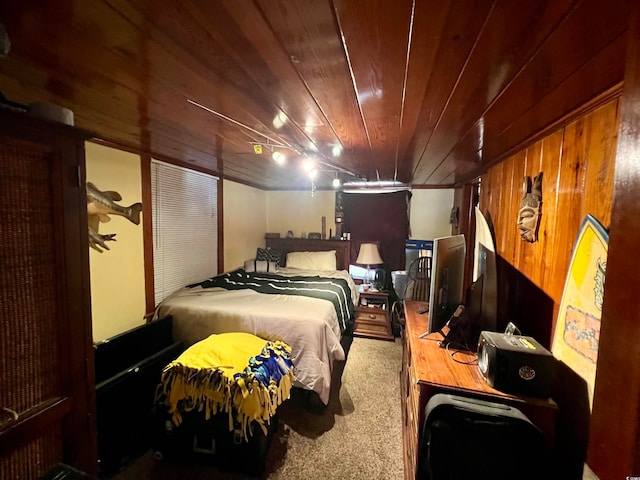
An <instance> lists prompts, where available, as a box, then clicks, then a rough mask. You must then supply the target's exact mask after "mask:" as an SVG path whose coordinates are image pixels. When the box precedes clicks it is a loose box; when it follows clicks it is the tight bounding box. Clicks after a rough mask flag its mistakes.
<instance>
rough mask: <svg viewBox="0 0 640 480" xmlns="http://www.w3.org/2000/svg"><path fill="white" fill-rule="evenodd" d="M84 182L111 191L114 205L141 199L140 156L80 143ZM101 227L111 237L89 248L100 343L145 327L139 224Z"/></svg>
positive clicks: (121, 221)
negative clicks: (84, 164) (103, 245)
mask: <svg viewBox="0 0 640 480" xmlns="http://www.w3.org/2000/svg"><path fill="white" fill-rule="evenodd" d="M85 150H86V159H87V181H89V182H92V183H93V184H95V185H96V187H98V189H100V190H103V191H104V190H115V191H116V192H118V193H119V194H120V195H121V196H122V201H119V202H116V203H118V205H123V206H129V205H131V204H132V203H136V202H139V201H141V198H142V187H141V185H142V181H141V173H140V157H139V156H138V155H133V154H131V153H127V152H124V151H122V150H116V149H113V148H109V147H104V146H102V145H98V144H95V143H91V142H87V143H86V144H85ZM110 218H111V221H110V222H108V223H100V227H99V233H101V234H103V235H104V234H106V233H115V234H116V237H115V238H116V241H115V242H108V243H107V244H108V245H109V248H110V250H104V251H103V252H102V253H99V252H97V251H96V250H94V249H92V248H90V249H89V268H90V275H91V311H92V318H93V340H94V341H96V342H97V341H100V340H104V339H105V338H109V337H111V336H113V335H115V334H117V333H120V332H124V331H126V330H129V329H131V328H133V327H135V326H137V325H141V324H142V323H144V314H145V280H144V251H143V249H144V243H143V235H142V221H141V222H140V225H134V224H133V223H131V222H130V221H129V220H127V219H125V218H124V217H121V216H118V215H111V216H110Z"/></svg>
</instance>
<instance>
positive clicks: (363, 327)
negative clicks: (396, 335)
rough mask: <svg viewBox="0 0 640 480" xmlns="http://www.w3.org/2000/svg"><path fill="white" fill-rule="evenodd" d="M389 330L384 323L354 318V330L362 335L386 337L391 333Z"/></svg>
mask: <svg viewBox="0 0 640 480" xmlns="http://www.w3.org/2000/svg"><path fill="white" fill-rule="evenodd" d="M389 330H390V329H389V326H388V325H385V324H380V323H370V322H367V321H359V320H356V332H357V333H361V334H363V335H371V336H384V337H386V336H389V335H390V333H391V332H390V331H389Z"/></svg>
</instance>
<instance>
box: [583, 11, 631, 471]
mask: <svg viewBox="0 0 640 480" xmlns="http://www.w3.org/2000/svg"><path fill="white" fill-rule="evenodd" d="M633 4H634V5H633V14H632V16H631V22H630V27H629V30H628V44H627V64H626V69H625V79H624V83H625V89H624V92H623V95H622V99H621V103H622V107H621V120H620V129H619V141H618V153H617V157H616V171H615V183H614V192H615V194H614V197H613V211H612V217H611V229H610V232H609V234H610V237H609V238H610V240H609V253H608V258H607V274H606V275H607V277H606V285H605V297H604V303H603V309H602V325H601V330H600V348H599V353H598V372H597V377H596V391H595V397H594V405H593V414H592V416H591V429H590V442H589V450H588V456H587V462H588V464H589V466H590V467H591V469H592V470H593V471H594V472H595V474H596V475H598V476H599V477H600V478H602V479H608V478H629V476H632V475H639V473H638V472H640V444H639V442H640V440H639V435H640V410H639V409H638V405H639V404H640V342H639V341H638V340H639V339H640V322H639V321H638V308H637V304H638V302H637V300H635V299H636V298H637V297H638V285H640V255H638V239H640V223H639V222H638V218H639V216H640V203H639V202H638V191H640V164H639V163H638V159H639V158H640V4H638V2H633Z"/></svg>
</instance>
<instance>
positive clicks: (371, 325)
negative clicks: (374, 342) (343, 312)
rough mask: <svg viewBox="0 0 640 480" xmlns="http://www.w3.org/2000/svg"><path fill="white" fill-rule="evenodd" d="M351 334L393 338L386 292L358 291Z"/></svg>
mask: <svg viewBox="0 0 640 480" xmlns="http://www.w3.org/2000/svg"><path fill="white" fill-rule="evenodd" d="M353 334H354V335H356V336H359V337H369V338H379V339H381V340H393V333H392V331H391V318H390V315H389V294H388V293H387V292H363V291H361V292H360V303H359V304H358V307H357V309H356V321H355V326H354V331H353Z"/></svg>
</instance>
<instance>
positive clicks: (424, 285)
mask: <svg viewBox="0 0 640 480" xmlns="http://www.w3.org/2000/svg"><path fill="white" fill-rule="evenodd" d="M407 277H408V278H407V288H406V292H405V296H404V299H405V300H418V301H423V302H427V301H428V300H429V286H430V284H431V257H418V258H416V259H415V260H414V261H413V262H411V265H409V270H408V271H407Z"/></svg>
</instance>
